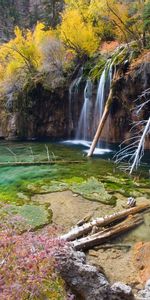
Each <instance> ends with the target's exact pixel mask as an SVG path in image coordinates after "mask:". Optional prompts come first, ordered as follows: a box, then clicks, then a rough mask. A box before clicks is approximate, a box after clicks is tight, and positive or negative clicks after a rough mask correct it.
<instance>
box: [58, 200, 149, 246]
mask: <svg viewBox="0 0 150 300" xmlns="http://www.w3.org/2000/svg"><path fill="white" fill-rule="evenodd" d="M149 208H150V204H147V203H145V204H141V205H139V206H137V207H133V208H127V209H125V210H123V211H120V212H117V213H114V214H112V215H109V216H105V217H101V218H97V219H95V220H93V221H91V222H88V223H86V224H83V225H81V226H76V227H74V228H72V229H71V230H70V232H68V233H67V234H65V235H62V236H61V237H60V238H61V239H63V240H65V241H68V242H70V244H71V245H72V247H73V248H74V249H75V250H83V249H89V248H92V247H95V246H98V245H101V244H103V243H105V242H108V241H109V240H110V239H111V238H114V237H116V236H118V235H120V234H122V233H125V232H127V231H129V230H131V229H133V228H134V227H136V226H138V225H140V224H141V223H142V222H143V218H142V217H141V216H139V213H140V212H142V211H144V210H146V209H149ZM95 232H96V233H95Z"/></svg>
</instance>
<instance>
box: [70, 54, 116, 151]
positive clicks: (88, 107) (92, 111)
mask: <svg viewBox="0 0 150 300" xmlns="http://www.w3.org/2000/svg"><path fill="white" fill-rule="evenodd" d="M112 77H113V63H112V62H111V60H108V61H107V63H106V65H105V68H104V70H103V72H102V75H101V77H100V80H99V84H98V89H97V96H96V100H95V101H94V99H93V93H92V92H93V85H92V82H91V80H90V79H88V80H87V81H86V85H85V89H84V102H83V106H82V109H81V113H80V117H79V121H78V126H77V131H76V135H75V139H76V140H84V141H92V139H93V137H94V134H95V132H96V130H97V126H98V124H99V121H100V118H101V117H102V114H103V110H104V105H105V101H106V99H107V97H108V94H109V90H110V85H111V81H112ZM105 130H106V135H107V132H108V130H109V121H108V122H107V124H106V127H105ZM99 146H100V145H99Z"/></svg>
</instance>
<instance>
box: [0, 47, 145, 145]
mask: <svg viewBox="0 0 150 300" xmlns="http://www.w3.org/2000/svg"><path fill="white" fill-rule="evenodd" d="M67 86H68V83H67V82H66V83H65V85H64V86H61V87H60V88H59V87H57V89H55V90H53V91H50V90H46V89H45V88H44V87H43V85H42V83H38V84H36V85H35V86H33V87H30V88H29V89H28V91H26V92H25V91H22V93H21V94H20V95H19V97H18V98H17V101H16V100H14V99H13V97H12V95H11V93H10V95H8V96H9V97H8V99H7V101H5V102H1V110H0V137H1V138H2V137H4V138H9V139H13V138H27V139H28V138H29V139H32V138H45V137H47V138H50V139H60V138H62V139H63V138H70V135H71V136H72V137H74V135H75V132H76V129H77V124H78V119H79V112H80V111H81V107H82V103H83V91H84V84H83V85H82V84H81V91H80V92H79V93H78V95H77V97H76V99H74V100H75V101H74V104H73V107H72V111H74V117H75V120H74V122H73V123H71V122H70V112H69V110H70V107H69V87H67ZM149 87H150V53H149V52H147V53H146V54H144V55H143V56H142V57H140V58H138V59H137V60H136V61H135V62H134V63H133V64H132V65H131V66H130V69H129V70H128V71H127V73H126V74H124V75H123V76H121V77H120V78H119V79H118V80H117V82H116V87H115V93H114V95H113V100H114V101H113V105H112V107H111V110H110V115H109V120H108V122H107V123H108V124H107V126H105V128H104V130H103V133H102V140H106V141H107V142H110V143H120V142H122V141H123V140H124V139H126V138H128V137H130V128H131V122H132V121H134V120H135V115H134V112H133V107H134V106H135V100H136V99H137V97H138V96H139V95H140V94H141V93H142V92H143V91H144V90H145V89H147V88H149ZM14 94H15V93H14ZM94 95H95V96H96V93H95V94H94ZM149 111H150V107H146V109H145V111H144V113H143V116H142V117H143V118H145V119H146V118H148V114H149ZM108 126H109V130H108ZM145 146H146V148H147V149H150V141H149V139H148V140H147V142H146V145H145Z"/></svg>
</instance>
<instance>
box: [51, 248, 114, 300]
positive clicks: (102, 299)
mask: <svg viewBox="0 0 150 300" xmlns="http://www.w3.org/2000/svg"><path fill="white" fill-rule="evenodd" d="M68 250H69V251H68ZM56 259H57V260H58V261H59V271H60V274H61V276H62V277H63V279H64V280H65V282H66V283H67V285H68V286H69V287H70V288H71V289H72V291H73V292H74V293H75V294H76V295H78V297H81V298H82V299H83V300H91V299H92V300H109V299H110V300H111V290H110V285H109V283H108V281H107V279H106V278H105V276H104V275H103V274H102V273H100V272H99V271H98V269H97V268H96V267H94V266H91V265H88V264H86V257H85V255H84V253H82V252H79V251H74V250H73V249H66V252H63V253H62V252H60V253H57V255H56Z"/></svg>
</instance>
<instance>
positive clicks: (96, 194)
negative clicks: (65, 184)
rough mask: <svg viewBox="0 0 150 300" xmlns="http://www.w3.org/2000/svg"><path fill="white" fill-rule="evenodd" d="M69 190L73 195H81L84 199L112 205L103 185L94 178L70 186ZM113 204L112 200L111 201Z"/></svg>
mask: <svg viewBox="0 0 150 300" xmlns="http://www.w3.org/2000/svg"><path fill="white" fill-rule="evenodd" d="M71 190H72V192H74V193H77V194H80V195H82V196H83V197H84V198H86V199H89V200H94V201H98V202H102V203H105V204H112V201H111V200H112V197H111V195H109V194H108V193H107V191H106V190H105V187H104V184H103V183H102V182H100V181H98V180H97V179H96V178H93V177H92V178H89V179H88V180H87V181H84V182H82V183H76V184H72V186H71ZM113 204H114V199H113Z"/></svg>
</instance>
